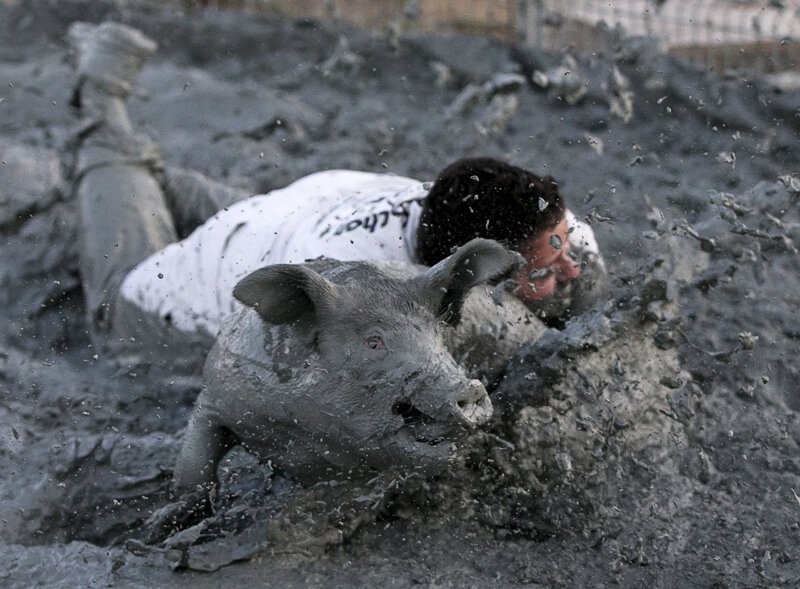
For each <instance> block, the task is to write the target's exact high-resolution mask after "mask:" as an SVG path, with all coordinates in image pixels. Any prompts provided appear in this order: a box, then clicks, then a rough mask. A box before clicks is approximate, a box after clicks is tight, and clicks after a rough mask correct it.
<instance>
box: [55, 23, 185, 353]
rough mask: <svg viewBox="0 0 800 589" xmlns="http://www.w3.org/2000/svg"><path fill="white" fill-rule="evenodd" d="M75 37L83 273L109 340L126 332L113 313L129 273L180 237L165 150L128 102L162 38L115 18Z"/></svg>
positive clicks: (99, 333) (95, 326)
mask: <svg viewBox="0 0 800 589" xmlns="http://www.w3.org/2000/svg"><path fill="white" fill-rule="evenodd" d="M70 40H71V42H72V43H73V45H74V46H75V47H76V50H77V57H78V63H77V70H78V74H79V83H78V86H77V88H76V93H75V103H76V106H77V107H78V108H79V109H80V112H81V116H82V118H83V124H82V129H81V132H80V133H79V134H78V135H77V138H76V142H75V143H76V151H77V155H76V158H75V165H74V172H73V183H74V190H75V191H76V194H77V201H78V207H79V213H80V223H81V243H80V250H79V251H80V265H81V274H82V280H83V288H84V294H85V297H86V306H87V313H88V318H89V323H90V328H91V331H92V335H93V336H94V337H95V338H98V337H99V338H100V339H101V340H106V339H108V338H109V336H110V337H111V338H112V339H113V338H114V337H115V336H116V335H118V334H114V333H113V330H114V329H115V327H116V326H114V325H113V323H114V321H113V320H112V318H113V317H114V315H115V307H116V304H117V294H118V290H119V287H120V284H121V283H122V281H123V279H124V278H125V275H126V274H127V273H128V272H129V271H130V270H131V268H133V267H134V266H135V265H136V264H138V263H139V262H141V261H143V260H144V259H145V258H147V257H148V256H150V255H151V254H153V253H155V252H157V251H159V250H160V249H162V248H164V247H165V246H166V245H168V244H170V243H172V242H173V241H175V240H176V239H177V236H176V232H175V228H174V226H173V221H172V217H171V215H170V212H169V209H168V208H167V204H166V201H165V199H164V194H163V192H162V190H161V186H160V183H159V181H158V179H157V177H156V174H157V173H158V171H159V169H160V166H159V160H158V151H157V148H156V147H155V146H154V145H153V144H152V143H151V142H150V141H148V140H147V139H145V138H142V137H140V136H138V135H136V134H135V133H134V132H133V129H132V127H131V123H130V120H129V118H128V113H127V110H126V107H125V102H124V101H125V98H127V96H128V94H129V92H130V90H131V83H132V80H133V78H134V77H135V76H136V74H137V73H138V71H139V69H140V68H141V66H142V63H143V62H144V60H145V59H146V57H147V56H148V55H149V54H150V53H152V52H153V51H154V50H155V43H154V42H153V41H151V40H150V39H148V38H147V37H145V36H144V35H143V34H141V33H140V32H138V31H136V30H134V29H131V28H128V27H125V26H122V25H118V24H114V23H103V24H102V25H99V26H97V27H94V26H90V25H85V24H78V25H75V26H73V27H72V29H71V30H70ZM117 339H119V338H117Z"/></svg>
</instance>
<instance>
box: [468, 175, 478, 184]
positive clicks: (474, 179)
mask: <svg viewBox="0 0 800 589" xmlns="http://www.w3.org/2000/svg"><path fill="white" fill-rule="evenodd" d="M469 179H470V180H473V181H474V182H480V180H481V179H480V178H478V177H477V176H476V175H475V174H473V175H472V176H470V177H469Z"/></svg>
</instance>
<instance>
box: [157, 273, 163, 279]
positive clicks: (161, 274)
mask: <svg viewBox="0 0 800 589" xmlns="http://www.w3.org/2000/svg"><path fill="white" fill-rule="evenodd" d="M162 278H164V274H163V273H161V272H159V273H158V279H159V280H161V279H162Z"/></svg>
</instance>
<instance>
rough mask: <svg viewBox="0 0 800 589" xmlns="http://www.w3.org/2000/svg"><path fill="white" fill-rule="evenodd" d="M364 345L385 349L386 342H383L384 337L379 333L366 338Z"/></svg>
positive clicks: (375, 348)
mask: <svg viewBox="0 0 800 589" xmlns="http://www.w3.org/2000/svg"><path fill="white" fill-rule="evenodd" d="M364 345H366V346H367V347H368V348H369V349H370V350H385V349H386V344H385V343H383V338H382V337H381V336H379V335H371V336H369V337H368V338H367V339H366V340H364Z"/></svg>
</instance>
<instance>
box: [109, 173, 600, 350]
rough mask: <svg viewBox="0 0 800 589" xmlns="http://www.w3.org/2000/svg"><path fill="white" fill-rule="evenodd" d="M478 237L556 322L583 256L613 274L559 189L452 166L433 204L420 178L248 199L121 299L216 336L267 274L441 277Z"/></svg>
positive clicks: (527, 177) (141, 271)
mask: <svg viewBox="0 0 800 589" xmlns="http://www.w3.org/2000/svg"><path fill="white" fill-rule="evenodd" d="M473 237H486V238H491V239H495V240H498V241H500V242H503V243H505V244H506V245H507V246H508V247H510V248H511V249H514V250H516V251H519V253H520V254H522V256H523V258H524V260H525V265H524V267H522V268H521V269H520V270H519V272H518V273H517V274H516V276H515V277H514V281H515V289H514V293H515V294H516V295H517V296H518V297H519V298H520V299H521V300H523V301H524V302H526V303H528V305H529V306H530V307H531V308H532V309H534V310H541V311H543V312H545V313H546V312H547V311H552V309H553V308H554V303H559V304H561V305H562V306H564V308H563V311H564V312H568V310H569V309H570V303H571V300H569V299H570V295H571V287H572V286H573V285H574V284H575V280H576V279H577V278H578V277H579V276H580V275H581V273H582V269H581V267H580V263H581V262H580V260H581V259H582V257H581V256H583V257H584V258H585V257H591V256H595V257H596V258H597V260H598V261H599V264H600V265H601V264H602V261H600V259H599V256H598V254H597V245H596V243H595V241H594V236H593V235H592V234H591V231H590V230H588V227H587V226H586V225H584V224H582V223H580V222H579V221H577V220H575V219H574V216H573V215H572V214H571V213H569V212H568V211H566V209H565V207H564V203H563V200H562V199H561V197H560V195H559V192H558V188H557V186H556V184H555V181H554V180H553V179H552V178H550V177H545V178H539V177H538V176H536V175H535V174H533V173H531V172H528V171H526V170H523V169H522V168H518V167H515V166H512V165H509V164H506V163H504V162H501V161H498V160H494V159H490V158H475V159H465V160H460V161H457V162H455V163H453V164H451V165H450V166H448V167H447V168H446V169H445V170H444V171H443V172H442V173H441V174H440V176H439V178H438V179H437V181H436V182H435V183H434V184H433V187H432V188H431V189H430V192H428V191H427V190H426V188H425V186H423V184H422V183H421V182H419V181H417V180H412V179H410V178H404V177H400V176H392V175H385V174H372V173H367V172H354V171H345V170H334V171H327V172H319V173H316V174H312V175H310V176H307V177H305V178H302V179H300V180H298V181H296V182H294V183H293V184H291V185H289V186H288V187H286V188H284V189H281V190H276V191H273V192H271V193H269V194H266V195H259V196H253V197H250V198H247V199H245V200H243V201H241V202H239V203H236V204H234V205H232V206H230V207H227V208H226V209H225V210H223V211H220V212H219V213H217V214H216V215H214V216H213V217H212V218H211V219H209V220H208V221H207V222H206V223H204V224H203V225H201V226H200V227H199V228H198V229H197V230H195V231H194V232H193V233H192V234H191V235H190V236H188V237H187V238H186V239H184V240H182V241H180V242H176V243H173V244H171V245H169V246H167V247H166V248H164V249H163V250H161V251H159V252H157V253H156V254H154V255H153V256H151V257H149V258H148V259H146V260H144V261H143V262H142V263H140V264H138V266H137V267H136V268H135V269H133V270H132V271H131V272H130V273H129V274H128V276H127V277H126V278H125V280H124V281H123V283H122V286H121V289H120V294H121V296H122V297H123V298H124V299H125V300H126V301H129V302H131V303H133V304H135V305H136V306H137V307H139V308H141V309H144V310H146V311H147V312H148V313H153V314H155V315H157V316H158V317H160V318H162V320H163V321H164V322H165V323H167V322H168V323H169V324H171V325H172V326H174V327H177V328H178V329H180V330H184V331H195V330H203V331H205V332H206V333H208V334H209V335H212V336H213V335H214V334H215V333H216V332H217V330H218V329H219V327H220V323H221V322H222V320H223V319H224V318H225V317H226V316H228V315H229V314H231V313H232V312H233V310H234V309H235V308H236V305H237V303H236V302H235V301H234V298H233V296H232V294H231V293H232V291H233V287H234V286H235V285H236V283H237V282H238V281H239V280H240V279H241V278H243V277H244V276H246V275H247V274H249V273H250V272H252V271H253V270H256V269H258V268H260V267H262V266H265V265H268V264H276V263H301V262H303V261H305V260H308V259H312V258H316V257H319V256H326V257H329V258H335V259H339V260H365V259H367V260H369V259H374V260H397V261H403V262H419V263H423V264H425V265H429V266H432V265H433V264H435V263H437V262H438V261H439V260H441V259H443V258H445V257H447V256H448V255H450V253H452V251H453V250H454V249H455V248H456V247H458V246H459V245H463V244H464V243H466V242H468V241H469V240H470V239H472V238H473ZM595 267H597V265H595ZM600 267H601V268H602V266H600ZM584 271H585V272H589V270H584ZM559 316H561V314H560V315H559Z"/></svg>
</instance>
